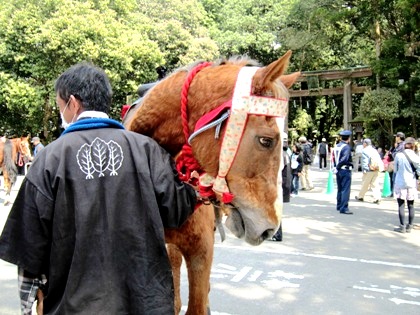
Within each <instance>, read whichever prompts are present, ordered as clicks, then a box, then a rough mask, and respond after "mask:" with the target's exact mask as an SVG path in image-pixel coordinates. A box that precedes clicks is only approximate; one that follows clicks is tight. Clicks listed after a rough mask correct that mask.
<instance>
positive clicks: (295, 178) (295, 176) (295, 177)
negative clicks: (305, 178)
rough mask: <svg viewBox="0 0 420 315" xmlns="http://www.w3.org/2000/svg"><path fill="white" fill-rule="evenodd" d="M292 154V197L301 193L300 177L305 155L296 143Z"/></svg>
mask: <svg viewBox="0 0 420 315" xmlns="http://www.w3.org/2000/svg"><path fill="white" fill-rule="evenodd" d="M292 151H293V153H292V156H291V157H290V166H291V170H292V193H291V197H296V196H297V195H298V193H299V177H300V176H301V173H302V168H303V157H302V153H301V149H300V145H299V144H296V143H295V144H294V145H293V148H292Z"/></svg>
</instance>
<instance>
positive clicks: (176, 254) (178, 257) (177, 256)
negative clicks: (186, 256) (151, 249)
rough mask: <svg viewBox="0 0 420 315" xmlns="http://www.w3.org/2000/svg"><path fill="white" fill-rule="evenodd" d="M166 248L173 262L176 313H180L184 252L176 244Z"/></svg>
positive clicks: (168, 245)
mask: <svg viewBox="0 0 420 315" xmlns="http://www.w3.org/2000/svg"><path fill="white" fill-rule="evenodd" d="M166 249H167V251H168V256H169V261H170V262H171V267H172V274H173V278H174V294H175V314H179V312H180V311H181V306H182V301H181V265H182V253H181V252H180V250H179V249H178V247H177V246H176V245H173V244H167V245H166Z"/></svg>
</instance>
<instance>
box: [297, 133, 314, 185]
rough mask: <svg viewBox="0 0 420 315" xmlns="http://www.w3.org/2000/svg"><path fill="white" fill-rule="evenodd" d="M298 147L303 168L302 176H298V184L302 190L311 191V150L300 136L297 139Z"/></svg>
mask: <svg viewBox="0 0 420 315" xmlns="http://www.w3.org/2000/svg"><path fill="white" fill-rule="evenodd" d="M298 141H299V143H300V146H301V148H302V157H303V168H302V174H301V176H300V182H301V184H302V190H312V189H314V185H313V183H312V179H311V171H310V166H311V164H312V148H311V146H310V144H309V143H308V141H307V140H306V137H304V136H302V137H300V138H299V139H298Z"/></svg>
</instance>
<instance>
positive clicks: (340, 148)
mask: <svg viewBox="0 0 420 315" xmlns="http://www.w3.org/2000/svg"><path fill="white" fill-rule="evenodd" d="M340 136H341V141H340V142H339V143H338V144H337V145H336V146H335V148H334V150H333V151H332V154H333V157H332V159H331V160H332V162H333V165H334V168H333V172H334V173H335V174H336V178H337V211H340V213H342V214H353V212H351V211H350V210H349V199H350V188H351V173H352V172H351V171H352V168H353V163H352V159H351V147H350V145H349V142H350V136H351V131H350V130H343V131H341V132H340Z"/></svg>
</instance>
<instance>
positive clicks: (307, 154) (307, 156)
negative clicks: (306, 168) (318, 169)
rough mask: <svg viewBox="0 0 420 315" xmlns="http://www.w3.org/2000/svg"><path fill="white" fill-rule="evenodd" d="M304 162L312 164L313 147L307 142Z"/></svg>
mask: <svg viewBox="0 0 420 315" xmlns="http://www.w3.org/2000/svg"><path fill="white" fill-rule="evenodd" d="M303 164H305V165H309V164H312V155H311V148H310V147H309V145H307V144H304V145H303Z"/></svg>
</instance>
